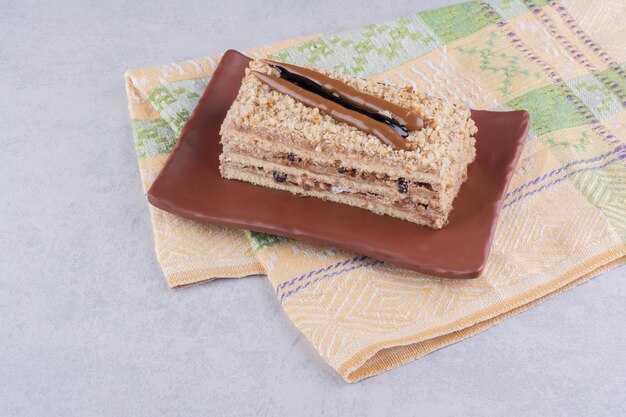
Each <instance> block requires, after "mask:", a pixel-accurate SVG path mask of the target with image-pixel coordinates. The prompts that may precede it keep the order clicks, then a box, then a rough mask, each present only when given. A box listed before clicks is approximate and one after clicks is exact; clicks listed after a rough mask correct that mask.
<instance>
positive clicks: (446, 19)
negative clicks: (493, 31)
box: [420, 2, 496, 43]
mask: <svg viewBox="0 0 626 417" xmlns="http://www.w3.org/2000/svg"><path fill="white" fill-rule="evenodd" d="M482 8H483V6H482V5H481V4H480V3H479V2H469V3H461V4H455V5H454V6H448V7H443V8H441V9H433V10H428V11H426V12H421V13H420V16H422V19H424V21H425V22H426V23H428V25H429V26H430V27H431V28H433V30H434V31H435V33H436V34H437V36H439V38H440V39H442V40H443V41H444V42H445V43H448V42H450V41H453V40H455V39H459V38H463V37H466V36H468V35H471V34H472V33H474V32H478V31H479V30H481V29H482V28H484V27H486V26H488V25H490V24H492V23H495V22H496V21H495V17H494V18H489V17H487V16H486V15H485V14H484V13H483V12H482Z"/></svg>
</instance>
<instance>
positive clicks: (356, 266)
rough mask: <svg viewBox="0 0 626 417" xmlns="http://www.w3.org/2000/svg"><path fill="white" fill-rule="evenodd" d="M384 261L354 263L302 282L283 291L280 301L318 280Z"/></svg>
mask: <svg viewBox="0 0 626 417" xmlns="http://www.w3.org/2000/svg"><path fill="white" fill-rule="evenodd" d="M382 263H383V261H371V262H367V263H364V264H359V265H354V266H351V267H350V268H346V269H342V270H340V271H335V272H332V273H330V274H325V275H322V276H321V277H317V278H315V279H314V280H313V281H310V282H307V283H306V284H302V285H300V286H299V287H296V288H294V289H293V290H290V291H287V292H286V293H283V295H282V296H281V297H280V302H281V303H282V302H283V301H284V300H285V298H287V297H290V296H292V295H294V294H295V293H297V292H299V291H302V290H303V289H305V288H306V287H308V286H310V285H312V284H315V283H316V282H319V281H321V280H323V279H327V278H333V277H336V276H338V275H341V274H344V273H346V272H350V271H354V270H355V269H360V268H365V267H367V266H375V265H380V264H382Z"/></svg>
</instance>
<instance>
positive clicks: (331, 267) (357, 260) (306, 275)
mask: <svg viewBox="0 0 626 417" xmlns="http://www.w3.org/2000/svg"><path fill="white" fill-rule="evenodd" d="M366 258H367V256H357V257H354V258H350V259H346V260H345V261H341V262H337V263H336V264H334V265H329V266H327V267H325V268H322V269H318V270H316V271H311V272H307V273H306V274H303V275H300V276H298V277H295V278H292V279H290V280H289V281H285V282H283V283H282V284H280V285H278V286H277V287H276V295H278V293H279V291H280V290H281V289H282V288H284V287H286V286H288V285H292V284H295V283H296V282H299V281H302V280H303V279H307V278H309V277H311V276H313V275H315V274H320V273H322V272H327V271H330V270H331V269H335V268H340V267H342V266H346V265H349V264H351V263H355V262H359V261H362V260H365V259H366Z"/></svg>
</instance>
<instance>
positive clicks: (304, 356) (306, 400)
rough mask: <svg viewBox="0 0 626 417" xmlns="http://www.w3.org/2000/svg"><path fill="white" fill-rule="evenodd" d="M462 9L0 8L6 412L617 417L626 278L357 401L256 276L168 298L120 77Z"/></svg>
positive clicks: (14, 4)
mask: <svg viewBox="0 0 626 417" xmlns="http://www.w3.org/2000/svg"><path fill="white" fill-rule="evenodd" d="M454 2H455V1H454V0H452V1H432V0H431V1H423V2H417V1H382V0H381V1H378V2H376V1H356V0H350V1H343V2H341V3H339V2H337V5H335V6H333V2H330V1H322V2H312V1H294V0H291V1H287V0H266V1H264V2H263V3H265V6H262V5H261V4H260V3H261V2H259V3H257V4H255V3H252V2H250V3H249V4H247V3H246V2H245V1H243V0H229V1H228V2H226V1H225V2H223V3H220V2H207V3H206V4H202V2H199V1H185V2H183V3H180V4H177V2H173V1H163V0H154V1H150V2H148V1H141V2H131V1H108V2H96V1H89V2H88V1H80V2H79V1H59V2H43V1H17V0H16V1H7V0H0V11H1V12H0V92H1V93H0V94H1V99H0V143H1V145H2V147H1V150H0V415H2V416H26V415H29V416H55V417H61V416H90V417H97V416H130V415H132V416H135V417H139V416H155V415H171V416H173V415H181V416H183V415H203V416H208V415H220V416H226V415H234V416H248V415H294V416H295V415H297V416H309V415H310V416H316V415H328V416H339V415H341V416H347V415H360V416H391V415H414V416H417V415H420V416H421V415H423V416H454V415H466V416H474V415H483V416H484V415H489V416H498V415H501V416H513V415H523V416H531V415H538V416H539V415H552V416H573V415H581V416H618V415H622V416H623V415H626V389H625V388H624V387H625V386H626V325H625V324H624V320H625V317H626V280H624V278H626V267H621V268H619V269H616V270H613V271H611V272H610V273H607V274H605V275H604V276H602V277H599V278H596V279H594V280H592V281H591V282H589V283H587V284H585V285H582V286H580V287H578V288H575V289H573V290H570V291H568V292H567V293H565V294H563V295H559V296H557V297H555V298H553V299H551V300H549V301H547V302H545V303H543V304H541V305H539V306H537V307H534V308H532V309H531V310H529V311H526V312H524V313H522V314H520V315H518V316H516V317H513V318H511V319H508V320H506V321H505V322H504V323H502V324H500V325H497V326H496V327H493V328H491V329H489V330H487V331H486V332H484V333H481V334H480V335H477V336H475V337H473V338H471V339H469V340H466V341H464V342H462V343H458V344H456V345H453V346H450V347H448V348H445V349H443V350H440V351H438V352H435V353H433V354H431V355H429V356H427V357H426V358H424V359H421V360H419V361H416V362H413V363H411V364H409V365H406V366H403V367H401V368H399V369H396V370H393V371H391V372H387V373H385V374H383V375H381V376H378V377H375V378H371V379H368V380H365V381H363V382H361V383H358V384H355V385H349V384H346V383H344V382H343V381H342V380H341V379H340V378H339V377H338V376H337V375H336V374H335V373H334V372H333V371H332V370H331V369H330V368H329V367H328V366H327V365H326V364H325V363H324V362H323V361H322V360H321V359H320V357H319V356H318V354H317V353H316V352H315V351H314V349H313V348H312V347H311V346H310V345H309V344H308V342H307V341H306V340H304V339H303V337H302V336H301V335H300V333H299V332H298V331H297V330H296V329H295V328H294V326H292V325H291V323H290V322H289V320H288V319H287V317H286V316H285V314H284V313H283V312H282V310H281V309H280V307H279V305H278V303H277V302H276V301H275V299H274V296H273V292H272V290H271V287H270V284H269V282H268V281H267V280H266V279H264V278H262V277H257V278H249V279H242V280H222V281H218V282H213V283H210V284H207V285H202V286H198V287H194V288H188V289H185V290H181V291H176V292H174V291H170V290H168V289H167V287H166V285H165V280H164V279H163V276H162V274H161V272H160V270H159V267H158V265H157V262H156V260H155V255H154V251H153V248H152V232H151V228H150V220H149V217H148V208H147V205H146V201H145V198H144V196H143V193H142V191H141V186H140V182H139V174H138V171H137V164H136V161H135V156H134V150H133V146H132V140H131V133H130V128H129V123H128V112H127V108H126V95H125V92H124V83H123V79H122V75H123V73H124V71H125V70H126V69H127V68H131V67H137V66H145V65H155V64H161V63H164V62H170V61H175V60H179V59H184V58H188V57H194V56H207V55H211V54H213V53H216V52H219V51H222V50H224V49H227V48H245V47H247V46H254V45H257V44H260V43H266V42H270V41H274V40H280V39H285V38H291V37H297V36H301V35H306V34H310V33H317V32H323V31H329V30H333V29H339V28H345V27H349V26H355V25H359V24H363V23H367V22H370V21H376V20H381V19H388V18H393V17H397V16H400V15H402V14H406V13H410V12H413V11H417V10H419V9H425V8H430V7H434V6H437V5H444V4H450V3H454ZM104 3H106V5H105V4H104ZM314 4H317V5H314Z"/></svg>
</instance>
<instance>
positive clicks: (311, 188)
mask: <svg viewBox="0 0 626 417" xmlns="http://www.w3.org/2000/svg"><path fill="white" fill-rule="evenodd" d="M222 175H223V176H224V178H228V179H235V180H241V181H246V182H250V183H252V184H256V185H261V186H264V187H270V188H275V189H278V190H284V191H289V192H291V193H293V194H298V195H302V196H307V197H316V198H320V199H322V200H327V201H333V202H336V203H343V204H348V205H351V206H354V207H359V208H363V209H367V210H369V211H372V212H374V213H376V214H380V215H388V216H392V217H397V218H399V219H402V220H407V221H409V222H412V223H417V224H421V225H426V226H429V227H432V228H435V229H439V228H441V227H443V225H444V224H445V222H446V219H445V216H443V215H437V214H435V213H432V212H429V211H428V210H427V209H425V208H424V207H423V206H422V205H420V204H419V203H413V204H411V205H408V204H407V205H404V206H400V207H398V206H395V205H393V204H389V203H386V202H384V201H382V200H381V199H379V198H376V197H377V196H373V195H371V194H362V193H354V194H353V193H351V194H347V193H341V194H340V193H332V192H331V190H332V187H330V185H329V184H326V183H321V182H317V181H313V180H310V179H303V178H302V177H293V178H292V180H293V181H290V182H287V181H285V182H277V181H276V179H275V177H274V176H273V173H271V172H266V171H264V170H259V169H258V168H257V167H241V168H240V167H235V166H233V167H231V166H229V165H228V164H226V165H224V166H223V168H222ZM303 184H304V185H305V187H303V186H302V185H303ZM305 188H306V189H305Z"/></svg>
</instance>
